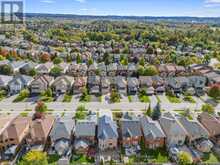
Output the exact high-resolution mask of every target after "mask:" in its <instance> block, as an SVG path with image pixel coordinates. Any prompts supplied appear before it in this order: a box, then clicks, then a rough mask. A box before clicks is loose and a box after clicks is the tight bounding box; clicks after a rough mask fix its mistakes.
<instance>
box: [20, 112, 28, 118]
mask: <svg viewBox="0 0 220 165" xmlns="http://www.w3.org/2000/svg"><path fill="white" fill-rule="evenodd" d="M20 115H21V116H22V117H27V116H28V112H21V113H20Z"/></svg>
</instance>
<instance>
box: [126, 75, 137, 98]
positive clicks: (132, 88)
mask: <svg viewBox="0 0 220 165" xmlns="http://www.w3.org/2000/svg"><path fill="white" fill-rule="evenodd" d="M127 82H128V94H129V95H135V94H137V93H138V90H139V81H138V79H137V78H135V77H128V78H127Z"/></svg>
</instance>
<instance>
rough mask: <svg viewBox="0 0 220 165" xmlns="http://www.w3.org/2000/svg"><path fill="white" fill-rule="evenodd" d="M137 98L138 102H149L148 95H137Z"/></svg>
mask: <svg viewBox="0 0 220 165" xmlns="http://www.w3.org/2000/svg"><path fill="white" fill-rule="evenodd" d="M139 100H140V102H142V103H150V99H149V97H148V96H146V95H142V96H141V95H139Z"/></svg>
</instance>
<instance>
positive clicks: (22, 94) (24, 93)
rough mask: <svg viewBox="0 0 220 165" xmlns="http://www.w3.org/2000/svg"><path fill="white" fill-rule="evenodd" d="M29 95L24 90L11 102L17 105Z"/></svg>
mask: <svg viewBox="0 0 220 165" xmlns="http://www.w3.org/2000/svg"><path fill="white" fill-rule="evenodd" d="M29 94H30V93H29V91H28V90H27V89H24V90H22V91H21V92H20V93H19V95H18V96H17V97H16V98H15V100H14V101H13V102H15V103H17V102H21V101H24V100H25V99H26V98H28V97H29Z"/></svg>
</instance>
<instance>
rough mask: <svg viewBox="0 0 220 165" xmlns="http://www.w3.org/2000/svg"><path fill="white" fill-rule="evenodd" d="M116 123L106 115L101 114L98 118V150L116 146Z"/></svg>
mask: <svg viewBox="0 0 220 165" xmlns="http://www.w3.org/2000/svg"><path fill="white" fill-rule="evenodd" d="M117 128H118V127H117V124H116V122H115V121H113V120H112V119H111V118H110V117H108V116H105V115H104V116H102V117H101V118H99V120H98V135H97V138H98V146H99V149H100V150H109V149H115V148H117V144H118V131H117Z"/></svg>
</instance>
